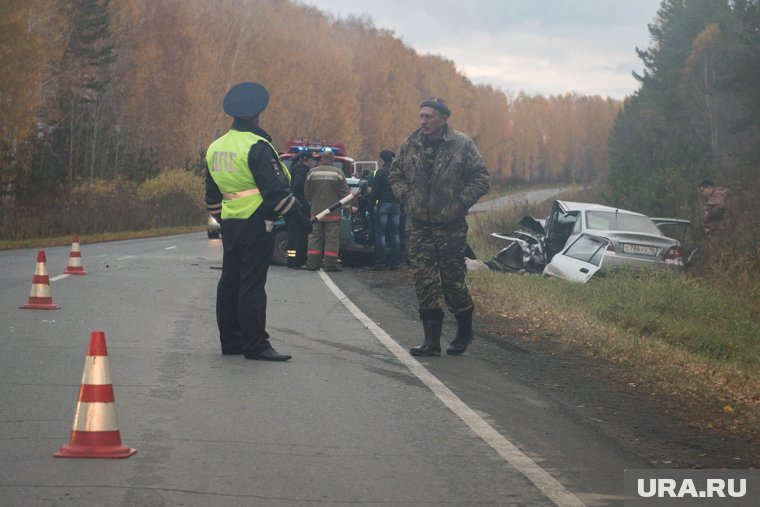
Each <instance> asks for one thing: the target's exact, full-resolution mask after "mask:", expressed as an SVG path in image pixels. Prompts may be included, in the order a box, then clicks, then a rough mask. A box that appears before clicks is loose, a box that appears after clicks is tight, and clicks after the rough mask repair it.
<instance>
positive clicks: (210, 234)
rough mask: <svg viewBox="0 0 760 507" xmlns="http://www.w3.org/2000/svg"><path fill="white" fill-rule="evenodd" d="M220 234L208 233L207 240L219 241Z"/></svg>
mask: <svg viewBox="0 0 760 507" xmlns="http://www.w3.org/2000/svg"><path fill="white" fill-rule="evenodd" d="M219 236H220V234H219V233H218V232H209V233H208V239H219Z"/></svg>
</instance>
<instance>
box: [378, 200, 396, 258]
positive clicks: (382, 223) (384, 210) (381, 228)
mask: <svg viewBox="0 0 760 507" xmlns="http://www.w3.org/2000/svg"><path fill="white" fill-rule="evenodd" d="M375 213H376V217H377V222H376V227H375V267H383V266H385V248H386V245H385V233H386V229H387V232H388V246H390V249H391V255H390V258H389V259H388V267H390V268H397V267H398V266H399V263H400V262H401V239H400V238H399V217H400V216H401V205H399V204H396V203H392V202H381V203H378V205H377V206H376V207H375Z"/></svg>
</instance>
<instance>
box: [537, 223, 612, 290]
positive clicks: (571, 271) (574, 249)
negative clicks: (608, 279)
mask: <svg viewBox="0 0 760 507" xmlns="http://www.w3.org/2000/svg"><path fill="white" fill-rule="evenodd" d="M608 243H609V240H607V239H606V238H600V237H598V236H591V235H589V234H581V235H580V236H578V237H577V238H576V239H575V241H573V242H572V243H570V244H569V245H568V246H566V247H565V248H564V249H563V250H562V251H561V252H559V253H558V254H556V255H555V256H554V257H552V260H551V262H550V263H549V264H547V265H546V267H545V268H544V274H545V275H548V276H556V277H558V278H562V279H564V280H567V281H570V282H577V283H586V282H588V281H589V279H590V278H591V277H592V276H594V274H595V273H596V272H597V271H599V268H601V267H602V261H603V260H604V250H605V249H606V248H607V244H608Z"/></svg>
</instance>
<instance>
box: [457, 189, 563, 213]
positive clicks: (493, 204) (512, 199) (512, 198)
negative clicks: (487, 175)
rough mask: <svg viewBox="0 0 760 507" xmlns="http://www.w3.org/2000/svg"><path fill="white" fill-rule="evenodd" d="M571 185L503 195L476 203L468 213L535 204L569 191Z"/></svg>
mask: <svg viewBox="0 0 760 507" xmlns="http://www.w3.org/2000/svg"><path fill="white" fill-rule="evenodd" d="M571 188H572V185H563V186H561V187H552V188H538V189H532V190H525V191H522V192H515V193H513V194H509V195H505V196H504V197H499V198H497V199H491V200H490V201H482V202H478V203H476V204H475V206H473V207H472V208H470V213H479V212H481V211H493V210H497V209H504V208H510V207H513V206H519V205H521V204H523V203H526V202H527V203H529V204H532V203H536V202H541V201H543V200H546V199H549V198H551V197H554V196H555V195H559V194H561V193H562V192H564V191H566V190H570V189H571Z"/></svg>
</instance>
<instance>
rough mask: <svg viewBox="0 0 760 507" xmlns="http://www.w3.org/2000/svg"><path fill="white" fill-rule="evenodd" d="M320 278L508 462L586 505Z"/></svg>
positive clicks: (544, 487)
mask: <svg viewBox="0 0 760 507" xmlns="http://www.w3.org/2000/svg"><path fill="white" fill-rule="evenodd" d="M318 273H319V276H320V278H322V281H323V282H324V283H325V285H327V287H328V288H329V289H330V290H331V291H332V292H333V294H335V297H337V298H338V301H340V302H341V303H342V304H343V306H345V307H346V309H347V310H348V311H349V312H351V314H352V315H353V316H354V317H356V318H357V319H358V320H359V321H360V322H361V323H362V324H364V325H365V326H367V329H369V330H370V331H372V334H374V335H375V337H376V338H377V339H378V340H380V343H382V344H383V345H385V347H386V348H387V349H388V350H389V351H390V352H391V353H392V354H393V355H394V356H396V359H398V360H399V361H401V363H402V364H403V365H404V366H406V367H407V368H408V369H409V371H411V372H412V373H413V374H414V376H416V377H417V378H418V379H420V381H422V383H423V384H425V385H426V386H427V387H428V388H429V389H430V390H431V391H433V393H434V394H435V395H436V396H437V397H438V399H439V400H441V401H442V402H443V404H444V405H446V406H447V407H448V408H449V410H451V411H452V412H453V413H454V414H455V415H456V416H457V417H459V418H460V419H461V420H462V421H464V423H465V424H467V426H469V427H470V429H471V430H472V431H474V432H475V434H477V435H478V436H479V437H480V438H482V439H483V440H484V441H485V442H486V443H487V444H488V445H489V446H491V448H492V449H493V450H495V451H496V452H497V453H498V454H499V455H500V456H501V457H502V458H503V459H504V460H505V461H506V462H507V463H509V464H510V465H512V466H513V467H514V468H516V469H517V470H518V471H519V472H520V473H522V474H523V475H524V476H525V477H526V478H527V479H528V480H529V481H531V482H532V483H533V484H534V485H535V486H536V487H537V488H538V489H539V490H540V491H541V492H542V493H543V494H544V495H545V496H546V497H547V498H549V499H550V500H551V501H552V502H554V504H555V505H557V507H583V506H584V504H583V502H581V501H580V499H578V497H577V496H575V495H574V494H572V493H571V492H570V491H568V490H567V489H566V488H565V487H564V486H563V485H562V484H561V483H560V482H559V481H557V479H555V478H554V477H552V476H551V475H549V473H547V472H546V470H544V469H543V468H541V467H540V466H538V464H536V462H535V461H533V460H532V459H530V458H529V457H528V456H526V455H525V454H523V452H522V451H520V449H518V448H517V447H516V446H515V445H514V444H513V443H512V442H510V441H509V440H507V439H506V438H505V437H504V436H503V435H501V434H500V433H499V432H498V431H496V430H495V429H494V428H493V427H492V426H491V425H490V424H488V423H487V422H486V421H485V420H484V419H483V418H482V417H480V416H479V415H478V414H476V413H475V412H474V411H473V410H472V409H471V408H470V407H469V406H467V405H466V404H465V403H464V402H463V401H462V400H460V399H459V397H457V395H456V394H454V393H453V392H452V391H451V390H450V389H449V388H448V387H446V386H445V385H444V384H443V382H441V381H440V380H438V378H437V377H435V376H434V375H433V374H432V373H430V372H429V371H428V370H427V368H425V367H424V366H422V364H420V363H419V362H418V361H417V360H416V359H414V358H413V357H412V356H411V355H410V354H409V353H408V352H407V351H406V349H404V348H403V347H401V345H399V344H398V343H397V342H396V341H395V340H394V339H393V338H391V337H390V335H388V333H386V332H385V331H384V330H383V329H382V328H381V327H380V326H378V325H377V324H375V323H374V322H373V321H372V320H371V319H370V318H369V317H367V316H366V315H365V314H364V312H362V311H361V310H360V309H359V308H358V307H357V306H356V305H355V304H354V303H353V302H351V300H350V299H348V297H346V295H345V294H344V293H343V291H342V290H340V288H338V286H337V285H335V283H333V281H332V280H331V279H330V277H329V276H327V274H326V273H324V272H322V271H318Z"/></svg>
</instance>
